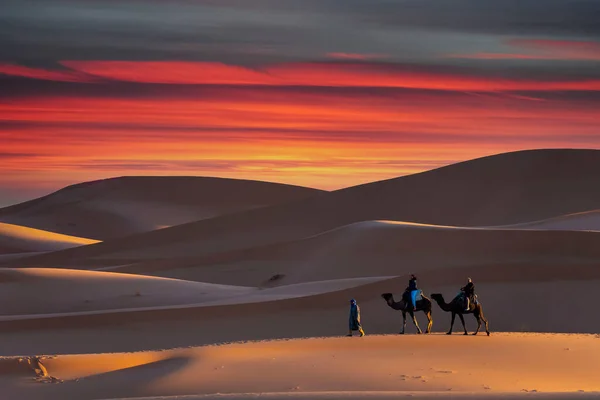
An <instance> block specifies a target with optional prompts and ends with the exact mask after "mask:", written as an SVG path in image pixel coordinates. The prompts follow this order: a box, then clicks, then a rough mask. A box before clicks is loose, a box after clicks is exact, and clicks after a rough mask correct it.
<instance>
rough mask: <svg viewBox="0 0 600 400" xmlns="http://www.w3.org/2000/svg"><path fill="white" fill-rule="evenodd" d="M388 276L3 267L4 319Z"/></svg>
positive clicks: (314, 290) (282, 291) (335, 285)
mask: <svg viewBox="0 0 600 400" xmlns="http://www.w3.org/2000/svg"><path fill="white" fill-rule="evenodd" d="M388 279H390V277H370V278H358V279H338V280H331V281H319V282H311V283H304V284H296V285H288V286H284V287H278V288H271V289H266V290H259V289H258V288H254V287H244V286H231V285H216V284H209V283H203V282H189V281H184V280H177V279H167V278H157V277H149V276H142V275H130V274H122V273H113V272H98V271H81V270H67V269H52V268H23V269H0V304H2V306H0V321H10V320H17V319H19V320H23V319H35V318H38V317H42V316H44V318H47V317H62V316H67V314H68V315H77V316H79V315H83V316H85V315H89V314H92V313H93V314H101V313H102V312H104V311H109V313H110V312H113V311H120V312H131V311H139V310H148V311H154V310H159V309H161V310H169V309H177V308H178V306H185V307H201V306H216V305H226V304H245V303H259V302H265V301H276V300H282V299H290V298H296V297H306V296H314V295H318V294H323V293H329V292H332V291H339V290H344V289H348V288H351V287H357V286H361V285H365V284H369V283H372V282H378V281H385V280H388ZM45 314H51V315H47V316H45ZM16 317H19V318H16Z"/></svg>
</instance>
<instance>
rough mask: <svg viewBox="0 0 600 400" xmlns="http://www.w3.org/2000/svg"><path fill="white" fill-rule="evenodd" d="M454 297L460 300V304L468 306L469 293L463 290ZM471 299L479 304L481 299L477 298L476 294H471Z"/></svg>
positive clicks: (473, 302) (472, 302)
mask: <svg viewBox="0 0 600 400" xmlns="http://www.w3.org/2000/svg"><path fill="white" fill-rule="evenodd" d="M454 299H455V300H458V301H460V304H461V306H462V307H466V306H467V295H466V294H465V292H463V291H462V290H461V291H460V292H458V293H457V295H456V297H454ZM469 300H470V301H471V304H479V300H477V295H476V294H474V295H473V296H471V298H470V299H469Z"/></svg>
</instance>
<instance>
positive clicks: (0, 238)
mask: <svg viewBox="0 0 600 400" xmlns="http://www.w3.org/2000/svg"><path fill="white" fill-rule="evenodd" d="M93 243H98V241H97V240H92V239H86V238H81V237H75V236H68V235H61V234H59V233H54V232H47V231H43V230H40V229H34V228H28V227H24V226H19V225H13V224H5V223H1V222H0V254H10V253H25V252H43V251H54V250H62V249H68V248H71V247H76V246H84V245H87V244H93Z"/></svg>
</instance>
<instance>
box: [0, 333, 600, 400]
mask: <svg viewBox="0 0 600 400" xmlns="http://www.w3.org/2000/svg"><path fill="white" fill-rule="evenodd" d="M467 339H468V340H469V345H465V342H466V340H467ZM523 353H527V354H528V357H523ZM599 358H600V341H599V340H598V338H596V337H594V336H591V335H589V336H584V335H542V334H497V335H496V336H494V337H492V338H487V337H481V338H463V337H446V336H445V335H439V336H430V337H416V336H411V337H391V336H372V337H368V336H367V337H365V338H361V339H359V338H336V339H322V338H320V339H319V338H317V339H308V340H293V341H276V342H258V343H245V344H230V345H225V346H208V347H198V348H189V349H175V350H169V351H159V352H144V353H125V354H118V353H117V354H93V355H59V356H53V357H49V358H41V359H40V362H41V363H42V365H43V366H44V368H45V370H46V371H47V374H48V375H49V376H51V377H53V378H55V380H56V381H59V382H61V383H58V384H53V385H40V384H36V383H35V382H31V378H32V376H35V375H34V374H33V371H27V369H25V368H23V366H22V365H20V364H19V362H18V360H15V359H5V360H2V361H3V362H2V364H3V368H2V370H3V373H2V375H0V380H1V382H3V383H4V384H3V385H2V386H3V388H4V391H3V393H4V395H6V396H9V397H10V398H13V397H14V398H17V397H18V398H23V399H29V398H31V399H34V398H44V399H64V398H77V399H82V400H84V399H102V398H133V397H136V398H137V397H142V396H185V395H202V394H204V395H210V394H213V395H214V394H217V393H223V394H235V393H241V394H248V393H254V394H255V395H254V396H258V395H259V394H263V393H276V394H279V395H285V394H286V393H290V394H294V393H295V394H299V395H301V394H302V393H305V395H308V397H307V398H313V397H312V396H315V395H316V397H314V398H323V397H319V393H321V394H325V393H323V392H326V393H328V394H329V395H333V394H336V393H337V395H338V396H339V398H345V397H346V396H345V394H348V393H353V392H364V393H368V394H371V395H372V396H377V394H378V393H380V394H382V395H384V396H385V395H388V396H389V394H390V393H395V394H396V395H397V396H400V397H405V396H406V397H412V398H420V397H419V396H430V395H431V396H434V397H435V396H442V397H446V396H447V395H449V394H450V395H453V396H456V395H460V394H469V395H471V396H479V397H485V396H486V395H488V394H492V395H494V394H495V395H497V396H499V395H505V394H520V395H521V396H522V395H523V394H524V393H525V392H544V393H549V392H554V393H558V394H560V395H561V396H573V395H577V394H580V393H581V392H582V391H583V392H598V391H600V382H599V381H598V379H597V376H598V375H597V374H598V365H597V360H598V359H599ZM21 364H22V363H21ZM49 379H50V378H48V377H46V378H40V380H49ZM449 392H450V393H449ZM444 394H445V395H444ZM311 395H312V396H311ZM595 395H596V396H597V395H598V393H595ZM254 396H253V397H254ZM161 398H162V397H161ZM475 398H476V397H475ZM562 398H564V397H562Z"/></svg>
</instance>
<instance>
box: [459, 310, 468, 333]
mask: <svg viewBox="0 0 600 400" xmlns="http://www.w3.org/2000/svg"><path fill="white" fill-rule="evenodd" d="M458 316H459V318H460V322H462V325H463V329H464V330H465V335H468V334H469V332H467V326H466V325H465V318H464V317H463V315H462V314H458Z"/></svg>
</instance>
